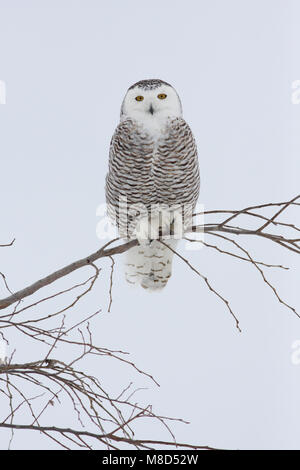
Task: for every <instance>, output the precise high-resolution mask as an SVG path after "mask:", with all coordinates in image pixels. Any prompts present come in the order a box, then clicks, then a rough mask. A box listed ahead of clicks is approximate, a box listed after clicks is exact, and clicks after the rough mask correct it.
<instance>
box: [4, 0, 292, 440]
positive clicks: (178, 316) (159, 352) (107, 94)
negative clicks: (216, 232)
mask: <svg viewBox="0 0 300 470" xmlns="http://www.w3.org/2000/svg"><path fill="white" fill-rule="evenodd" d="M299 14H300V5H299V1H296V0H295V1H286V0H251V1H250V0H243V1H240V0H225V1H224V0H187V1H186V2H182V1H179V0H164V1H163V2H161V1H160V0H153V1H151V2H146V1H140V0H139V1H138V0H126V1H121V0H112V1H109V2H108V1H106V2H104V1H96V0H87V1H78V0H72V1H71V0H51V1H50V0H43V1H38V0H26V2H24V1H21V0H13V1H8V0H0V80H3V81H5V83H6V91H7V99H6V104H5V105H0V158H1V186H0V190H1V208H0V220H1V222H0V224H1V225H0V228H1V230H0V243H1V242H6V241H7V240H10V239H11V238H13V237H16V243H15V246H14V247H13V248H11V249H5V251H4V250H2V251H1V253H0V271H2V272H4V273H5V274H6V275H7V279H8V281H9V283H10V286H11V288H12V289H13V290H17V289H19V288H22V287H24V284H29V283H31V282H33V281H35V280H37V279H38V278H40V277H41V276H43V275H46V274H48V273H50V272H52V271H53V270H55V269H57V268H59V267H61V266H64V265H65V264H67V263H69V262H71V261H73V260H75V259H77V258H80V257H82V256H84V255H87V254H89V253H90V252H92V251H94V250H96V249H97V247H98V246H99V244H100V242H99V240H98V239H97V237H96V224H97V221H98V219H97V218H96V208H97V206H98V205H99V204H101V203H103V201H104V179H105V174H106V171H107V160H108V147H109V142H110V139H111V135H112V133H113V131H114V128H115V126H116V125H117V123H118V119H119V110H120V105H121V101H122V99H123V96H124V93H125V92H126V89H127V88H128V87H129V86H130V85H131V84H132V83H134V82H136V81H138V80H140V79H144V78H161V79H163V80H166V81H167V82H170V83H171V84H173V85H174V87H175V88H176V89H177V91H178V93H179V95H180V97H181V99H182V103H183V110H184V117H185V119H186V120H187V121H188V123H189V124H190V126H191V128H192V130H193V132H194V135H195V138H196V140H197V144H198V149H199V160H200V171H201V191H200V202H201V203H202V204H204V206H205V208H206V209H207V210H209V209H240V208H242V207H244V206H248V205H252V204H259V203H264V202H271V201H274V202H278V201H284V200H288V199H290V198H292V197H293V196H294V195H296V194H297V193H299V170H300V164H299V150H300V140H299V125H300V104H299V105H296V104H292V103H291V92H292V88H291V87H292V83H293V81H294V80H300V63H299V46H300V33H299V31H300V28H299ZM298 217H299V216H298ZM294 222H296V220H294ZM208 241H213V240H208ZM214 241H215V240H214ZM244 244H245V246H247V248H249V249H250V248H251V249H252V253H253V254H254V255H255V256H256V257H263V258H264V260H265V261H266V262H270V263H275V264H277V263H278V264H286V265H289V266H291V267H292V268H293V269H292V270H291V271H288V272H283V273H282V272H277V271H268V273H269V275H270V278H271V279H272V280H273V281H274V283H276V284H277V286H278V287H279V291H280V293H281V295H282V296H283V297H284V298H285V299H287V300H288V301H289V302H290V303H292V304H293V305H295V306H298V308H300V302H299V295H298V291H299V263H298V264H297V263H296V261H297V260H296V255H295V256H293V255H289V254H287V253H286V252H285V251H284V250H283V249H282V250H281V249H280V248H275V249H274V247H272V246H270V243H267V242H265V243H263V242H262V241H256V240H253V239H252V240H251V239H249V240H248V239H245V240H244ZM183 253H184V254H185V255H186V256H187V257H189V259H190V260H191V261H192V262H193V263H194V264H195V266H197V268H198V269H199V270H200V271H201V272H203V273H204V274H206V275H207V276H208V277H209V279H210V280H211V282H212V283H213V284H214V286H215V287H216V288H218V289H219V290H220V291H221V293H222V294H223V295H225V296H226V297H227V298H229V299H231V301H232V306H233V308H234V310H235V312H236V313H237V314H238V317H239V320H240V324H241V328H242V333H241V334H239V333H238V331H237V330H236V328H235V326H234V322H233V321H232V318H231V317H230V315H229V314H228V312H227V311H226V310H225V308H224V306H223V304H222V303H221V302H220V301H218V299H217V298H215V297H214V296H213V295H212V294H211V293H210V292H209V291H208V290H207V288H206V286H205V285H204V283H203V282H202V281H201V279H199V278H198V277H197V276H195V275H194V273H193V272H192V271H190V270H189V269H188V267H187V266H186V265H185V264H183V263H182V262H181V260H179V259H176V260H175V262H174V269H173V277H172V279H171V280H170V282H169V285H168V286H167V288H166V289H165V290H164V291H163V292H162V293H160V294H158V295H155V294H153V295H149V294H148V293H147V292H145V291H143V290H132V289H130V288H129V287H128V286H127V285H126V283H125V281H124V280H123V276H122V266H121V258H116V263H117V267H116V275H115V281H114V294H113V305H112V311H111V313H107V306H108V300H109V299H108V291H107V289H108V283H109V266H110V262H107V261H105V262H104V263H103V267H104V270H103V274H102V279H103V280H102V282H99V283H98V285H97V290H96V292H94V294H93V295H92V296H91V297H90V298H89V299H88V300H86V301H85V303H84V308H86V311H87V312H92V311H95V310H96V309H97V308H98V307H102V309H103V313H102V315H101V316H99V318H98V319H97V323H94V335H95V338H97V340H98V343H100V344H101V345H102V346H104V347H111V348H117V349H123V350H126V351H129V352H130V354H131V359H132V360H134V361H135V362H136V363H137V365H138V366H140V367H141V368H143V369H144V370H146V371H148V372H150V373H151V374H153V375H154V376H155V378H156V379H157V380H158V382H159V383H160V385H161V387H160V388H156V387H155V386H154V385H153V384H152V383H151V382H150V381H147V380H146V378H143V377H141V376H139V375H137V374H133V371H132V370H131V369H130V368H126V367H123V366H120V365H119V364H117V363H116V364H111V363H108V361H103V362H101V361H100V360H99V366H98V363H95V362H94V363H93V365H92V369H93V368H97V367H99V371H98V372H97V370H94V369H93V373H94V374H98V375H99V377H101V378H103V381H104V382H105V384H106V388H107V389H111V390H113V391H117V390H121V389H122V388H123V387H124V386H125V385H127V384H128V382H129V381H131V380H134V381H135V383H136V386H138V387H147V388H148V389H147V390H144V391H140V392H139V399H140V400H141V402H145V403H148V402H149V403H152V404H153V406H154V409H156V410H157V411H158V412H160V413H162V414H165V415H170V416H176V417H180V418H184V419H186V420H188V421H190V423H191V424H189V425H184V424H180V425H174V429H175V431H176V435H177V438H178V440H180V441H186V442H187V441H189V442H193V443H199V444H208V445H211V446H215V447H221V448H233V449H236V448H242V449H248V448H258V449H261V448H281V449H286V448H297V449H299V448H300V444H299V436H298V434H299V433H298V423H299V417H300V398H299V397H300V365H298V366H297V365H293V364H292V361H291V354H292V352H293V349H292V344H293V342H294V341H296V340H299V339H300V320H299V319H297V318H296V317H295V316H294V315H293V314H292V312H290V311H289V310H287V309H285V308H284V307H283V306H281V305H279V303H278V302H277V300H276V299H275V297H274V296H273V294H272V292H271V290H270V289H268V287H267V286H266V285H265V284H263V283H262V282H261V279H260V278H259V275H258V273H257V272H255V270H254V269H253V268H252V267H251V266H249V265H248V264H247V263H245V264H242V263H241V262H237V261H236V260H233V259H231V258H228V257H227V258H226V257H225V256H222V255H220V254H216V253H214V252H212V251H211V250H209V249H203V250H200V251H197V252H184V251H183ZM85 274H86V273H78V274H77V275H76V276H75V277H73V278H72V279H81V280H82V279H83V278H84V277H85ZM72 279H69V280H68V281H67V280H66V281H65V283H64V282H62V283H61V284H60V286H61V285H66V286H69V285H70V283H72ZM0 293H1V295H2V296H4V295H5V294H6V293H5V289H4V287H3V285H1V284H0ZM22 345H23V343H22V340H21V338H16V339H15V344H12V349H14V348H16V360H18V361H21V360H25V359H26V360H30V359H33V358H35V359H36V357H35V354H36V351H33V350H32V351H31V350H30V349H27V348H25V349H24V348H23V347H22ZM53 414H54V415H55V414H57V416H59V415H61V412H60V410H59V409H57V410H54V411H53ZM24 419H25V417H24ZM60 419H61V420H62V421H61V423H62V422H63V419H64V417H63V416H60ZM150 431H151V429H150V428H149V424H148V425H147V426H146V425H145V426H144V427H142V428H141V430H140V434H141V435H142V436H146V435H147V436H148V435H149V433H150ZM156 437H157V438H163V437H165V432H164V430H163V429H162V430H161V435H160V434H159V433H157V435H156ZM8 439H9V435H8V433H7V432H6V431H0V448H6V447H7V443H8ZM45 446H47V447H49V448H53V447H54V444H53V443H50V442H48V441H45V440H43V438H42V437H40V436H39V435H37V434H36V435H35V436H34V437H33V434H32V433H28V434H26V433H22V432H16V434H15V438H14V441H13V448H14V447H15V448H43V447H45Z"/></svg>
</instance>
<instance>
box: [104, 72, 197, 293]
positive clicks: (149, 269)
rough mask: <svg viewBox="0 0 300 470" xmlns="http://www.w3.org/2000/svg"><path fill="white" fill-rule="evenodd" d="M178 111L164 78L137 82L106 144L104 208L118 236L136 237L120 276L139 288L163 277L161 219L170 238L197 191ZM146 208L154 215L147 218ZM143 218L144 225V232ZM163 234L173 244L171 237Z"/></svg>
mask: <svg viewBox="0 0 300 470" xmlns="http://www.w3.org/2000/svg"><path fill="white" fill-rule="evenodd" d="M141 92H142V93H143V96H142V98H143V99H142V100H141V101H142V103H143V101H145V103H143V105H141V106H140V103H137V102H136V101H134V100H135V99H136V95H138V96H139V93H141ZM159 96H165V97H166V98H160V99H158V97H159ZM168 97H169V101H167V99H168ZM139 99H140V98H139ZM160 100H163V101H165V102H164V103H161V102H160ZM181 113H182V111H181V103H180V99H179V97H178V95H177V93H176V91H175V90H174V89H173V88H172V87H171V86H170V85H169V84H167V83H166V82H162V81H160V80H143V81H141V82H138V83H137V84H135V85H133V86H132V87H130V88H129V90H128V92H127V95H126V97H125V99H124V101H123V104H122V110H121V122H120V124H119V125H118V127H117V128H116V131H115V133H114V135H113V138H112V141H111V145H110V155H109V172H108V175H107V178H106V199H107V205H108V213H109V215H110V217H111V219H112V220H114V222H115V223H116V224H117V226H118V229H119V233H120V236H122V237H123V238H136V237H137V238H138V239H139V241H140V243H141V245H140V246H137V247H135V248H132V249H131V250H129V252H128V259H127V263H126V278H127V280H128V281H129V282H130V283H132V284H136V283H140V284H141V285H142V286H143V287H145V288H151V289H158V288H162V287H164V285H165V284H166V283H167V281H168V279H169V277H170V275H171V263H172V257H173V252H172V251H171V250H170V249H168V248H167V247H166V246H164V245H163V244H161V243H160V242H159V241H158V240H155V239H156V238H158V237H159V236H160V235H161V234H163V235H167V233H166V227H167V225H168V227H169V229H171V230H172V234H173V237H174V235H175V238H176V230H177V229H174V227H175V226H176V227H177V226H178V223H179V220H180V221H183V224H184V225H187V224H189V223H190V216H191V214H192V211H193V209H194V206H195V204H196V202H197V199H198V195H199V169H198V157H197V149H196V144H195V140H194V137H193V134H192V132H191V130H190V128H189V126H188V124H187V123H186V122H185V121H184V119H183V118H182V117H181ZM183 207H184V214H183V217H182V211H181V210H182V208H183ZM151 211H152V214H154V215H153V217H151V220H150V223H148V221H149V214H150V212H151ZM155 217H157V222H156V224H155V222H153V220H154V219H155ZM143 221H144V224H143V223H142V222H143ZM145 221H146V222H147V224H148V227H147V229H149V230H150V233H148V234H147V235H146V236H145ZM175 222H176V223H175ZM143 238H144V240H143ZM166 240H167V241H166V242H167V243H168V244H169V246H171V248H172V249H175V247H176V244H177V240H176V239H175V240H174V239H166Z"/></svg>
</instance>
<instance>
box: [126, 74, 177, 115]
mask: <svg viewBox="0 0 300 470" xmlns="http://www.w3.org/2000/svg"><path fill="white" fill-rule="evenodd" d="M180 116H182V106H181V101H180V98H179V96H178V94H177V92H176V90H174V88H173V87H172V86H171V85H170V84H169V83H167V82H164V81H163V80H158V79H151V80H141V81H139V82H137V83H134V85H132V86H131V87H130V88H129V89H128V91H127V93H126V95H125V98H124V100H123V103H122V107H121V119H126V118H127V117H129V118H132V119H135V120H141V121H144V120H147V121H148V120H150V121H151V120H156V119H159V120H161V119H164V118H168V117H180Z"/></svg>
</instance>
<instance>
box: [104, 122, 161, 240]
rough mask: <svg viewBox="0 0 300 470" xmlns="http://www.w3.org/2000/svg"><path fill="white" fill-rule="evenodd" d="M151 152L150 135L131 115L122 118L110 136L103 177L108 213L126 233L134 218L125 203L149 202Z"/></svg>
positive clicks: (150, 197) (146, 203)
mask: <svg viewBox="0 0 300 470" xmlns="http://www.w3.org/2000/svg"><path fill="white" fill-rule="evenodd" d="M152 156H153V139H152V138H151V137H150V136H149V135H148V134H147V133H146V132H145V131H143V130H142V128H141V127H140V126H138V125H137V124H135V123H134V122H133V121H132V120H131V119H126V120H124V121H122V122H121V123H120V124H119V125H118V127H117V128H116V130H115V133H114V135H113V137H112V140H111V144H110V151H109V171H108V174H107V177H106V203H107V210H108V215H109V216H110V218H111V220H113V221H114V223H116V224H117V225H118V227H119V231H120V233H123V232H124V230H125V231H126V233H128V227H127V225H130V223H131V222H132V221H133V219H134V217H133V216H131V215H130V214H129V215H128V212H127V208H128V206H131V207H132V205H134V206H136V207H137V206H139V205H143V206H145V207H147V208H148V207H149V205H150V204H151V202H152V198H153V193H154V181H153V178H152V176H151V165H152ZM135 214H136V215H137V211H135ZM125 216H126V217H128V220H127V221H126V220H125V219H126V217H125ZM122 218H123V219H124V220H122Z"/></svg>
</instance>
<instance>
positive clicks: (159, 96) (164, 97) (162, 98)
mask: <svg viewBox="0 0 300 470" xmlns="http://www.w3.org/2000/svg"><path fill="white" fill-rule="evenodd" d="M166 97H167V95H165V94H164V93H160V94H159V95H157V98H159V99H160V100H164V99H166Z"/></svg>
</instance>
